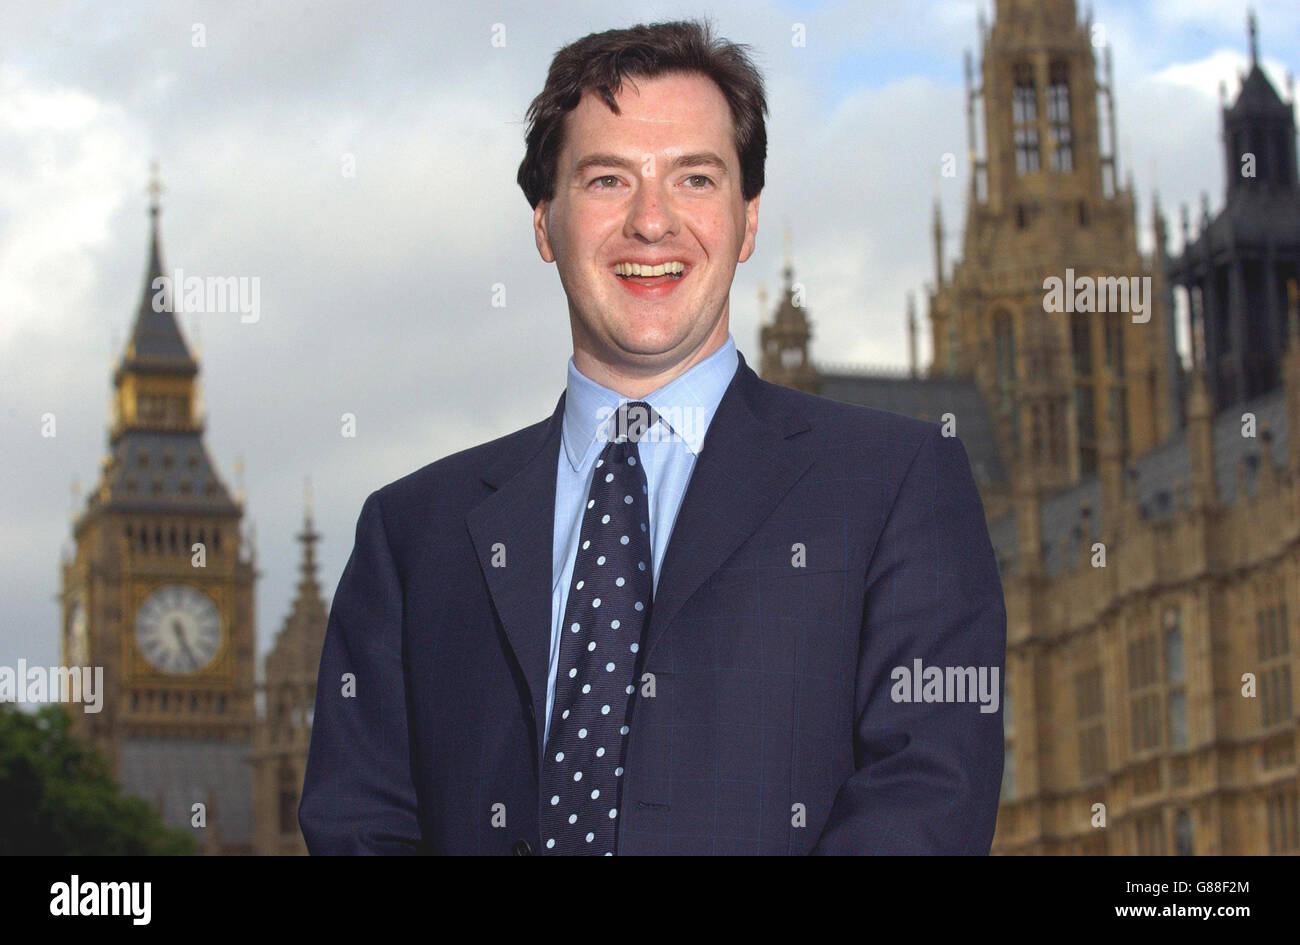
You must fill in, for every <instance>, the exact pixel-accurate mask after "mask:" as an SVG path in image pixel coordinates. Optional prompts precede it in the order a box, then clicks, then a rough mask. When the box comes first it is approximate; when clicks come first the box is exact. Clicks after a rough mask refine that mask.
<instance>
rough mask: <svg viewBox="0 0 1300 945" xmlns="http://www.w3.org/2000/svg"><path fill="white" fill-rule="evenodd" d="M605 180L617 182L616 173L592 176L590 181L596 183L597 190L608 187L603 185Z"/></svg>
mask: <svg viewBox="0 0 1300 945" xmlns="http://www.w3.org/2000/svg"><path fill="white" fill-rule="evenodd" d="M605 181H614V182H615V183H617V182H618V175H616V174H605V175H604V176H602V177H596V178H594V179H593V180H592V181H591V183H593V184H597V185H598V186H597V190H608V189H609V188H608V187H606V186H605V185H604V182H605Z"/></svg>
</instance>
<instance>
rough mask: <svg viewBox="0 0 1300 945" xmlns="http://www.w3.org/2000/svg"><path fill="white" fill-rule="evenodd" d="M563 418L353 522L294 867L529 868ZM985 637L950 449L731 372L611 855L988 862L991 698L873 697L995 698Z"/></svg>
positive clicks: (874, 413)
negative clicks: (956, 686)
mask: <svg viewBox="0 0 1300 945" xmlns="http://www.w3.org/2000/svg"><path fill="white" fill-rule="evenodd" d="M563 410H564V395H563V394H562V395H561V396H560V401H559V403H558V404H557V405H556V407H555V411H554V413H552V414H551V416H550V418H549V419H547V420H543V421H541V422H539V423H536V424H534V425H532V426H529V427H526V428H524V429H522V430H519V431H518V432H515V433H512V434H510V435H508V436H505V437H502V438H500V439H497V440H493V441H492V442H490V443H485V444H483V445H480V446H477V447H474V448H472V449H468V450H464V451H462V452H459V453H456V454H454V455H452V456H448V457H445V458H444V459H441V460H438V461H437V462H434V463H431V464H430V465H427V466H425V467H423V468H422V469H419V470H417V471H416V472H414V473H411V474H410V475H408V476H405V477H404V478H401V479H398V480H396V481H395V482H392V483H390V484H388V485H386V486H384V487H383V488H381V489H379V490H377V491H375V492H374V493H372V494H371V495H370V496H369V497H368V498H367V499H366V502H365V504H364V505H363V507H362V509H361V514H360V518H359V521H358V523H357V530H356V544H355V546H354V548H353V550H352V554H351V557H350V558H349V560H348V563H347V565H346V567H345V569H344V571H343V575H342V578H341V579H340V581H339V586H338V591H337V593H336V594H335V596H334V600H333V604H332V607H331V611H330V616H329V625H328V629H327V631H326V635H325V643H324V650H323V653H322V655H321V664H320V676H319V684H318V688H317V694H316V706H315V715H314V727H313V730H312V736H311V747H310V752H309V758H308V763H307V771H306V778H305V783H304V786H303V795H302V803H301V806H300V808H299V823H300V825H301V827H302V831H303V835H304V837H305V838H306V841H307V846H308V849H309V850H310V851H311V852H312V853H314V854H321V853H326V854H332V853H396V854H411V853H450V854H493V853H495V854H509V853H517V854H526V853H529V852H532V851H538V850H539V849H540V848H539V844H538V809H539V802H540V799H539V797H538V758H539V756H540V754H541V751H542V748H543V746H542V745H541V738H542V730H543V712H544V710H545V705H546V686H547V657H548V650H549V645H550V635H551V627H550V621H551V587H552V581H553V576H552V574H551V568H552V562H551V559H552V539H551V534H552V527H553V521H554V517H553V516H554V506H555V476H556V460H557V458H558V450H559V449H560V426H561V418H562V416H563ZM502 565H503V566H502ZM800 565H802V566H800ZM1005 635H1006V611H1005V608H1004V603H1003V596H1002V585H1001V581H1000V579H999V576H998V569H997V565H996V561H995V559H994V556H993V550H992V547H991V545H990V541H989V536H988V530H987V528H986V527H985V524H984V512H983V506H982V504H981V501H980V497H979V494H978V492H977V491H976V487H975V482H974V479H973V477H972V475H971V468H970V462H969V460H968V458H967V455H966V451H965V448H964V447H963V446H962V444H961V441H960V440H959V439H958V438H957V437H948V436H944V435H942V433H941V430H940V427H939V426H938V425H937V424H934V423H929V422H924V421H921V420H914V419H911V418H908V417H903V416H900V415H898V414H894V413H890V412H886V411H882V410H876V409H872V408H868V407H862V406H856V405H852V404H844V403H839V402H836V401H832V400H828V399H825V398H822V397H816V396H812V395H809V394H805V393H802V392H799V391H796V390H792V389H789V388H785V387H781V386H778V385H775V384H770V383H768V382H766V381H764V380H762V379H761V378H759V377H758V375H757V374H755V373H754V371H753V369H752V368H750V367H749V366H748V365H747V364H746V363H745V360H744V357H743V355H742V356H741V358H740V363H739V366H738V368H737V371H736V374H735V376H734V377H733V379H732V381H731V383H730V385H729V386H728V388H727V390H726V393H725V394H724V395H723V398H722V401H721V403H720V404H719V407H718V410H717V413H716V415H715V416H714V418H713V421H712V423H711V425H710V427H709V430H708V433H707V436H706V437H705V441H704V445H703V448H702V449H701V451H700V454H699V456H698V457H697V461H696V466H695V470H694V473H693V475H692V478H691V481H690V485H689V488H688V489H687V492H686V494H685V496H684V497H683V500H682V505H681V510H680V512H679V514H678V517H677V521H676V524H675V526H674V531H673V534H672V536H671V538H670V540H669V544H668V548H667V551H666V553H665V555H664V561H663V571H662V574H661V575H660V578H659V586H658V590H657V594H656V597H655V600H654V602H653V606H652V608H651V614H650V620H649V623H648V624H647V626H646V628H645V636H644V639H643V641H642V646H641V650H640V654H639V659H640V663H639V665H638V669H637V679H638V684H639V685H640V686H641V688H640V689H639V690H638V691H639V693H640V694H639V695H638V697H637V699H636V702H635V705H634V708H633V712H632V718H631V732H630V734H629V735H628V743H627V749H626V750H627V755H626V759H627V760H626V763H625V769H626V770H625V774H624V779H623V781H624V783H623V798H622V810H621V812H620V817H619V826H618V850H619V852H620V853H622V854H778V853H780V854H803V853H833V854H861V853H955V854H985V853H987V852H988V851H989V847H990V844H991V842H992V838H993V829H994V825H995V822H996V818H997V803H998V795H999V789H1000V783H1001V777H1002V756H1003V731H1002V711H1001V691H1000V690H1001V687H1000V685H999V686H998V687H997V688H998V690H999V691H998V700H997V705H998V709H997V711H994V712H981V711H980V707H979V705H977V704H975V703H971V702H966V703H953V702H934V701H931V702H927V701H899V700H898V699H896V696H898V695H899V691H900V690H902V691H906V692H907V693H908V694H909V695H910V694H911V692H910V684H909V685H908V686H899V685H896V684H895V682H894V680H893V678H892V674H893V672H894V669H895V668H896V667H905V668H906V669H907V670H908V671H909V672H910V671H911V670H912V669H913V668H914V667H915V666H917V665H924V666H926V667H930V666H937V667H940V668H946V667H980V666H983V667H987V668H992V667H996V668H997V677H998V679H999V682H1000V678H1001V675H1002V669H1003V663H1004V658H1005ZM917 660H920V661H921V664H917V663H916V662H915V661H917ZM918 685H919V684H918ZM891 693H892V695H891Z"/></svg>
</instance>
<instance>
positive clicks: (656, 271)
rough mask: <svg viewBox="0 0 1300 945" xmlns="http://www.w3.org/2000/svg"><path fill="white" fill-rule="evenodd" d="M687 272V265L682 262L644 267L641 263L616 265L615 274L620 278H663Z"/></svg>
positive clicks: (676, 261)
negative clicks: (663, 276) (665, 275)
mask: <svg viewBox="0 0 1300 945" xmlns="http://www.w3.org/2000/svg"><path fill="white" fill-rule="evenodd" d="M685 271H686V264H685V263H684V262H681V261H680V260H675V261H673V262H666V263H662V264H660V265H658V266H643V265H641V264H640V263H634V262H620V263H614V274H615V275H618V276H662V275H664V274H665V273H667V274H668V275H674V276H676V275H681V274H682V273H683V272H685Z"/></svg>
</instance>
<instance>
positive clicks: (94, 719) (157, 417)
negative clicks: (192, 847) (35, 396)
mask: <svg viewBox="0 0 1300 945" xmlns="http://www.w3.org/2000/svg"><path fill="white" fill-rule="evenodd" d="M160 190H161V188H160V186H159V185H158V183H157V178H156V176H155V178H154V181H153V183H152V184H151V185H150V192H151V195H152V200H151V205H150V209H149V213H150V217H151V222H152V225H151V235H150V248H149V262H148V270H147V275H146V279H145V285H144V291H143V295H142V297H141V301H140V306H139V309H138V311H137V312H136V316H135V324H134V326H133V328H132V332H131V336H130V339H129V341H128V342H127V345H126V349H125V350H124V351H123V353H122V356H121V358H120V360H119V361H118V363H117V366H116V369H115V371H114V373H113V398H112V425H111V427H110V429H109V431H108V454H107V455H106V456H105V457H104V459H103V461H102V464H101V470H100V477H99V482H98V483H97V485H96V486H95V488H94V490H93V491H92V492H91V494H90V495H89V497H88V500H87V502H86V505H85V507H84V508H83V509H82V510H81V512H80V514H79V516H78V517H77V519H76V521H75V523H74V526H73V534H74V538H75V543H76V552H75V555H74V556H73V558H72V559H71V560H67V561H65V562H64V563H63V592H62V598H63V613H64V625H63V630H62V644H63V660H64V662H65V663H67V664H70V665H89V666H102V667H103V668H104V690H105V697H104V707H103V710H102V711H101V712H100V713H98V714H87V713H84V712H81V711H74V712H73V713H72V715H73V720H74V725H75V726H76V728H77V729H78V731H79V732H80V734H82V735H83V736H85V737H87V738H89V739H90V740H92V741H93V742H95V743H96V745H97V746H98V747H99V748H100V749H101V750H103V751H104V753H105V754H106V755H107V757H108V758H109V761H110V764H111V765H112V770H113V774H114V776H115V777H116V778H117V780H118V781H119V782H120V783H121V784H122V786H123V788H124V789H126V790H127V791H128V792H130V793H132V794H136V795H138V796H140V797H143V798H144V799H146V800H148V801H151V802H153V803H154V804H156V805H158V807H159V809H160V810H161V812H162V816H163V820H164V821H165V822H166V823H167V824H169V825H171V826H175V827H181V828H184V829H187V830H190V831H192V832H193V833H194V834H195V835H196V839H197V840H198V843H199V849H200V850H201V851H202V852H209V853H247V852H251V850H252V839H253V834H252V772H251V767H250V761H249V753H250V750H251V739H252V730H253V724H254V712H255V709H254V703H253V691H254V618H253V584H254V581H255V579H256V568H255V564H254V560H253V555H252V552H251V550H248V549H245V548H244V547H242V540H241V532H240V521H241V519H242V517H243V508H242V504H241V503H240V502H238V501H236V500H235V499H233V498H232V497H231V495H230V493H229V492H228V491H227V489H226V486H225V485H224V484H223V483H222V481H221V479H220V477H219V476H218V474H217V472H216V469H215V468H214V466H213V464H212V461H211V460H210V459H209V457H208V454H207V450H206V448H205V446H204V442H203V429H204V418H203V416H202V415H201V414H200V412H199V410H198V406H197V400H196V395H197V383H196V382H197V377H198V372H199V365H198V362H197V361H196V359H195V358H194V356H193V355H192V354H191V353H190V349H189V348H188V346H187V345H186V343H185V339H184V337H183V336H182V334H181V331H180V327H179V325H178V324H177V322H176V318H175V316H174V314H173V310H172V305H171V296H170V292H168V291H166V290H165V289H166V286H165V284H162V283H157V282H155V280H156V279H158V278H159V277H161V276H163V275H164V270H163V265H162V253H161V250H160V248H159V237H158V214H159V207H158V194H159V192H160ZM159 286H162V287H163V291H160V290H159ZM78 708H79V707H78Z"/></svg>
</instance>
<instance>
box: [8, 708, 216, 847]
mask: <svg viewBox="0 0 1300 945" xmlns="http://www.w3.org/2000/svg"><path fill="white" fill-rule="evenodd" d="M194 847H195V843H194V838H193V837H191V836H190V835H189V834H188V833H187V832H185V831H183V830H176V829H173V828H170V827H167V826H165V825H164V824H163V822H162V820H161V819H160V817H159V815H158V812H157V810H156V809H155V808H154V806H153V805H152V804H149V803H147V802H146V801H143V800H141V799H139V798H136V797H131V796H128V795H124V794H123V793H122V792H121V790H120V789H119V788H118V786H117V785H116V784H115V783H114V782H113V780H112V778H110V777H109V773H108V764H107V762H106V761H105V759H104V757H103V756H102V755H101V754H100V753H99V752H98V751H96V750H95V749H94V748H93V747H91V746H89V745H86V744H85V743H83V742H82V741H80V740H79V739H77V738H76V737H75V736H74V735H73V734H72V732H71V730H70V725H69V720H68V717H67V715H66V714H65V713H64V711H63V707H62V706H58V705H47V706H43V707H41V709H40V711H38V712H34V713H28V712H21V711H19V710H18V709H17V708H16V707H14V706H13V705H11V704H8V703H0V855H5V856H14V855H35V854H39V855H46V856H64V855H67V856H106V855H126V856H138V855H159V856H164V855H182V854H192V853H193V852H194Z"/></svg>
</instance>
